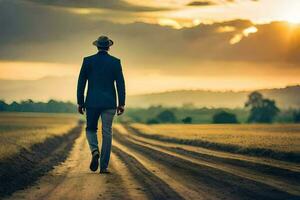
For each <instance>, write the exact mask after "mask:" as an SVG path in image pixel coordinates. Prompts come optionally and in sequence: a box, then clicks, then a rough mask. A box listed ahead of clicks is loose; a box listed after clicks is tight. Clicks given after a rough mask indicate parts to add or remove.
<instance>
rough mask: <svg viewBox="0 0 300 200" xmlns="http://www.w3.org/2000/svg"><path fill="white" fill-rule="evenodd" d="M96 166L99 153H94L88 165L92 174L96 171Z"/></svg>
mask: <svg viewBox="0 0 300 200" xmlns="http://www.w3.org/2000/svg"><path fill="white" fill-rule="evenodd" d="M98 166H99V152H98V151H94V152H93V157H92V161H91V164H90V169H91V171H93V172H95V171H97V169H98Z"/></svg>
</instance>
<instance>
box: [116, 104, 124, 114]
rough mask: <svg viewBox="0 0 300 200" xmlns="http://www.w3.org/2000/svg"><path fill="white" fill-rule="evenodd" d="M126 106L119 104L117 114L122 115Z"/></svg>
mask: <svg viewBox="0 0 300 200" xmlns="http://www.w3.org/2000/svg"><path fill="white" fill-rule="evenodd" d="M124 110H125V108H124V106H118V107H117V115H122V114H123V113H124Z"/></svg>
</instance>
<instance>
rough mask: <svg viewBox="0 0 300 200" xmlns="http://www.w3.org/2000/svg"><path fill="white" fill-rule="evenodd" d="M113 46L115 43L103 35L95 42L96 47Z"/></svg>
mask: <svg viewBox="0 0 300 200" xmlns="http://www.w3.org/2000/svg"><path fill="white" fill-rule="evenodd" d="M113 44H114V42H113V41H112V40H111V39H109V38H108V37H107V36H103V35H102V36H100V37H99V38H98V39H97V40H95V41H94V42H93V45H95V46H96V47H110V46H111V45H113Z"/></svg>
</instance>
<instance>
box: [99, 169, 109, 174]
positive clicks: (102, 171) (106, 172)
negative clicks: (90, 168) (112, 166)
mask: <svg viewBox="0 0 300 200" xmlns="http://www.w3.org/2000/svg"><path fill="white" fill-rule="evenodd" d="M100 174H110V171H109V170H108V169H107V168H106V169H100Z"/></svg>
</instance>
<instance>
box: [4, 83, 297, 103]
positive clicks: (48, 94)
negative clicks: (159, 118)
mask: <svg viewBox="0 0 300 200" xmlns="http://www.w3.org/2000/svg"><path fill="white" fill-rule="evenodd" d="M76 84H77V80H76V78H75V77H45V78H42V79H38V80H0V85H1V87H0V99H3V100H5V101H7V102H11V101H20V100H24V99H32V100H34V101H48V100H49V99H57V100H62V101H71V102H75V101H76ZM259 91H260V92H261V93H262V94H263V95H265V96H266V97H268V98H271V99H274V100H275V101H276V102H277V104H278V105H279V107H281V108H300V85H295V86H288V87H285V88H274V89H264V90H259ZM250 92H251V91H238V92H236V91H209V90H177V91H168V92H160V93H152V94H141V95H131V96H128V97H127V102H126V103H127V106H129V107H149V106H151V105H163V106H168V107H170V106H182V105H183V104H190V105H191V104H193V105H194V106H197V107H228V108H235V107H243V106H244V103H245V101H246V99H247V96H248V94H249V93H250Z"/></svg>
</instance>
